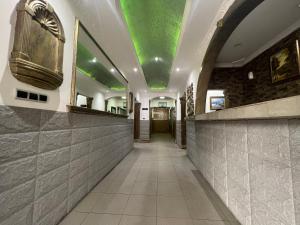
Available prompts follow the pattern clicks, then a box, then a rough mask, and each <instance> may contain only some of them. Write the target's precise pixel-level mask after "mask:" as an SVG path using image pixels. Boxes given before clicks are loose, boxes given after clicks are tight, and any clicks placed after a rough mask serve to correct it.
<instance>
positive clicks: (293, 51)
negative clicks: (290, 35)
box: [270, 40, 300, 83]
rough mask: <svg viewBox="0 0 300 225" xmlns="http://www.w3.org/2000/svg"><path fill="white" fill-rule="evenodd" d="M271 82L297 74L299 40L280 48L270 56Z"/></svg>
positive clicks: (299, 74)
mask: <svg viewBox="0 0 300 225" xmlns="http://www.w3.org/2000/svg"><path fill="white" fill-rule="evenodd" d="M270 67H271V78H272V83H277V82H280V81H284V80H287V79H290V78H294V77H297V76H299V78H300V55H299V41H298V40H297V41H296V42H295V44H294V43H293V44H290V45H289V46H287V47H285V48H284V49H281V50H280V51H278V52H276V53H275V54H273V55H272V56H271V57H270Z"/></svg>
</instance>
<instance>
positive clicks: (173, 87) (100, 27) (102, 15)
mask: <svg viewBox="0 0 300 225" xmlns="http://www.w3.org/2000/svg"><path fill="white" fill-rule="evenodd" d="M68 1H69V2H70V4H71V5H72V6H73V8H74V11H75V12H76V14H77V17H78V18H79V19H80V20H81V22H82V23H83V24H84V25H85V27H87V29H88V30H89V32H90V33H91V34H92V35H93V37H94V38H95V39H96V40H97V42H98V43H99V44H100V46H101V47H102V48H103V49H104V50H105V51H106V53H107V54H108V56H109V57H110V58H111V59H112V61H113V62H114V63H115V64H116V66H117V67H118V68H119V69H120V71H121V72H122V73H123V74H124V75H125V77H126V78H127V79H128V81H129V84H130V88H131V89H132V90H134V91H138V92H143V93H145V92H146V91H147V92H151V91H150V90H148V88H147V84H146V81H145V78H144V75H143V71H142V69H141V66H140V65H139V62H138V59H137V56H136V53H135V50H134V47H133V44H132V41H131V39H130V35H129V32H128V30H127V27H126V25H125V22H124V20H123V18H122V15H121V12H120V10H119V6H118V1H119V0H68ZM232 1H233V0H209V1H207V0H187V7H186V10H185V16H184V25H183V30H182V33H181V38H180V44H179V46H178V50H177V57H176V59H175V60H174V63H173V69H172V72H171V76H170V83H169V87H168V89H167V90H166V91H165V92H169V93H170V92H177V91H178V90H183V89H184V88H185V87H186V81H187V79H188V78H189V76H190V74H191V73H192V72H193V73H197V74H199V72H200V69H201V62H202V58H203V55H204V53H203V48H202V47H203V42H204V40H205V39H207V34H208V32H209V30H210V29H211V27H215V22H216V20H215V18H216V15H217V14H218V12H219V11H220V9H221V5H222V4H224V2H232ZM289 1H290V0H289ZM206 42H208V41H207V40H206ZM135 67H136V68H138V69H139V71H138V72H134V71H133V69H134V68H135ZM177 67H178V68H180V71H179V72H177V71H176V68H177Z"/></svg>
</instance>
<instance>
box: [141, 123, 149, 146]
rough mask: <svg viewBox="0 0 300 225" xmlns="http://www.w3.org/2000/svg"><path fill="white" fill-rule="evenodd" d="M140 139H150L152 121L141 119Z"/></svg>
mask: <svg viewBox="0 0 300 225" xmlns="http://www.w3.org/2000/svg"><path fill="white" fill-rule="evenodd" d="M140 140H142V141H149V140H150V121H149V120H141V121H140Z"/></svg>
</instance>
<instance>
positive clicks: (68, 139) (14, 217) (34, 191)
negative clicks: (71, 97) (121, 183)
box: [0, 106, 133, 225]
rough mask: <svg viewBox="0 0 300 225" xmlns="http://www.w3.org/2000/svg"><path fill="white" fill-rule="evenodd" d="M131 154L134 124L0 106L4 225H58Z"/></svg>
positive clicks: (0, 188)
mask: <svg viewBox="0 0 300 225" xmlns="http://www.w3.org/2000/svg"><path fill="white" fill-rule="evenodd" d="M132 148H133V122H132V121H131V120H127V119H123V118H116V117H108V116H98V115H97V116H95V115H83V114H72V113H60V112H52V111H44V110H36V109H28V108H18V107H8V106H0V181H1V182H0V205H1V207H0V225H12V224H14V225H21V224H22V225H24V224H26V225H33V224H34V225H35V224H47V225H55V224H58V222H59V221H60V220H61V219H62V218H63V217H64V216H65V215H66V214H67V213H68V212H70V210H71V209H72V208H73V207H74V206H76V204H77V203H78V202H79V201H80V200H81V199H82V198H83V197H84V196H85V195H86V194H87V193H88V192H89V191H90V190H91V189H92V188H93V187H94V186H95V185H96V184H97V183H98V182H99V181H100V180H101V179H102V178H103V177H104V176H105V175H106V174H107V173H108V172H109V171H110V170H111V169H113V167H115V166H116V165H117V164H118V163H119V161H120V160H122V158H124V157H125V156H126V155H127V154H128V153H129V152H130V151H131V150H132Z"/></svg>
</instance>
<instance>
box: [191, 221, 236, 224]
mask: <svg viewBox="0 0 300 225" xmlns="http://www.w3.org/2000/svg"><path fill="white" fill-rule="evenodd" d="M193 223H194V225H233V224H231V223H229V222H225V221H217V220H193ZM235 225H237V224H235Z"/></svg>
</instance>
